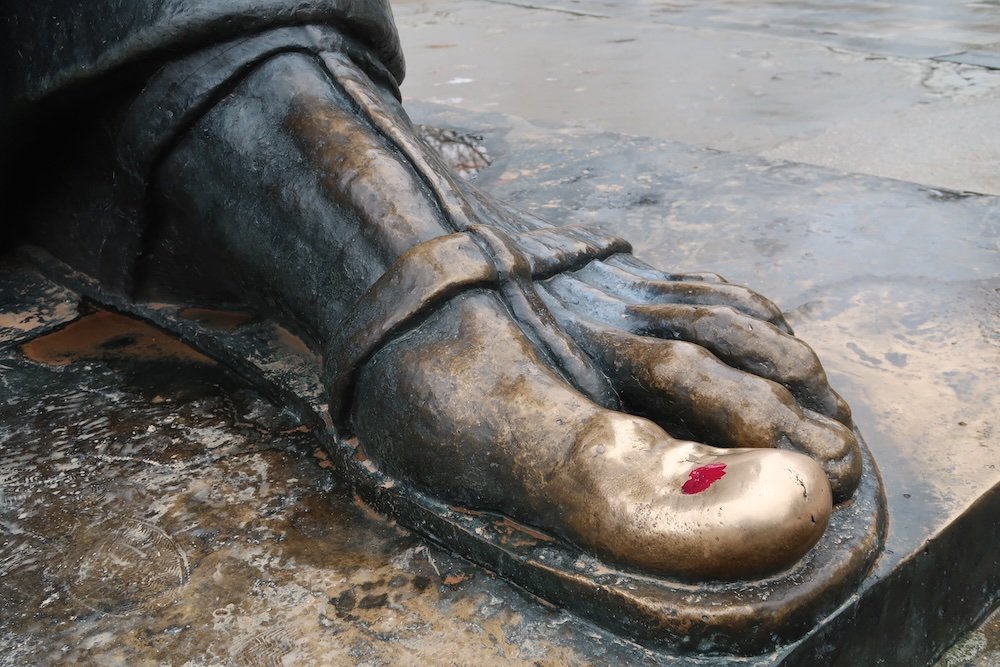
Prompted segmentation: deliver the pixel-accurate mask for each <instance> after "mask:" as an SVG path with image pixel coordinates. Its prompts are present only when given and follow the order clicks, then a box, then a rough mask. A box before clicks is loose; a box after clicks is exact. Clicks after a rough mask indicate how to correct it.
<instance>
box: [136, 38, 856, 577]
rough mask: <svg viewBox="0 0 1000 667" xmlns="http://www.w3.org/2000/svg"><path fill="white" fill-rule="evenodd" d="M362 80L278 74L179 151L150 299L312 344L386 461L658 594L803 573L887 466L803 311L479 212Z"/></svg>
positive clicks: (273, 61)
mask: <svg viewBox="0 0 1000 667" xmlns="http://www.w3.org/2000/svg"><path fill="white" fill-rule="evenodd" d="M357 63H358V61H357V58H352V57H349V56H348V55H347V54H346V53H345V51H343V50H337V49H333V50H330V51H326V52H323V53H322V54H321V56H320V57H318V58H317V57H313V56H311V55H303V54H300V53H291V54H284V55H276V56H274V57H271V58H268V59H266V60H264V61H263V62H261V63H259V64H257V65H256V66H255V67H254V68H253V71H252V72H251V73H249V74H247V75H246V76H244V77H242V78H241V79H240V80H239V81H238V83H236V84H235V85H234V86H233V88H232V90H231V92H229V93H228V94H227V95H226V96H225V97H224V98H222V99H221V100H218V101H216V102H215V103H214V105H213V106H212V107H211V108H210V109H209V110H207V111H206V112H205V113H204V114H203V115H201V116H200V118H199V119H198V120H197V122H195V123H194V124H193V126H192V127H191V128H190V129H189V130H188V131H186V132H185V133H184V134H183V136H181V137H179V138H178V140H177V141H176V142H174V144H173V146H172V148H171V150H170V152H169V154H168V155H167V156H166V157H165V159H164V160H163V161H162V162H161V164H160V166H159V170H158V172H157V174H156V179H155V181H154V185H155V188H154V190H155V195H156V200H155V201H156V209H157V210H158V211H159V212H160V213H161V215H162V224H161V226H160V229H159V231H158V232H157V235H156V236H154V237H152V238H151V240H150V246H151V248H152V250H151V252H150V255H149V260H148V266H147V269H146V275H147V277H148V278H149V279H150V280H152V279H153V278H155V276H158V275H162V274H163V272H164V270H163V269H162V268H161V267H162V266H164V265H165V264H169V265H170V266H169V269H168V270H169V271H172V272H175V273H176V272H177V271H178V269H181V270H182V272H187V273H189V275H196V276H204V277H205V278H206V279H210V280H211V282H212V283H213V284H219V285H223V286H224V287H225V288H226V289H227V290H228V291H230V292H232V293H236V294H239V295H240V296H242V297H243V298H245V299H246V300H247V301H249V302H250V303H251V304H253V305H255V306H256V307H258V308H261V309H263V310H265V311H267V312H269V313H271V314H272V315H274V316H276V317H278V318H280V319H283V320H284V321H287V322H291V323H293V325H294V326H295V327H296V328H297V329H298V330H299V331H302V332H303V333H304V334H305V335H306V337H307V338H308V339H310V340H311V341H312V342H313V344H314V345H315V346H316V348H317V349H318V350H321V351H322V352H324V358H325V364H326V366H327V377H328V387H329V390H330V392H331V411H332V412H333V413H334V415H335V416H337V417H338V418H339V419H340V423H342V424H349V425H350V428H352V429H353V431H354V432H355V433H356V434H357V436H358V437H359V440H360V442H361V444H362V446H363V447H364V449H365V452H366V453H367V455H368V456H369V457H370V458H371V459H373V460H374V461H375V462H376V463H377V465H378V466H379V467H380V468H381V469H382V470H384V471H385V472H388V473H389V474H391V475H393V476H395V477H396V478H398V479H401V480H406V481H408V482H410V483H412V484H415V485H417V486H419V487H421V488H423V489H424V490H425V491H428V492H430V493H432V494H433V495H435V496H437V497H439V498H441V499H443V500H445V501H447V502H449V503H454V504H459V505H463V506H466V507H469V508H471V509H477V510H493V511H498V512H502V513H504V514H506V515H508V516H510V517H512V518H514V519H517V520H519V521H521V522H524V523H526V524H529V525H531V526H535V527H537V528H540V529H543V530H545V531H548V532H550V533H553V534H556V535H559V536H561V537H562V538H564V539H566V540H568V541H570V542H572V543H574V544H576V545H578V546H579V547H581V548H582V549H584V550H587V551H590V552H591V553H594V554H595V555H597V556H598V557H600V558H602V559H605V560H607V561H612V562H617V563H619V564H623V565H625V566H627V567H631V568H635V569H638V570H642V571H647V572H650V573H655V574H668V575H678V576H683V577H690V578H696V579H706V578H709V579H711V578H718V579H736V578H746V577H752V576H758V575H762V574H768V573H772V572H776V571H778V570H781V569H783V568H786V567H788V566H790V565H792V564H793V563H795V562H796V561H797V560H798V559H799V558H801V557H802V556H803V555H804V554H805V553H806V552H807V551H808V550H809V549H810V548H811V547H812V546H813V545H814V544H815V543H816V542H817V540H819V538H820V537H821V535H822V533H823V531H824V529H825V527H826V525H827V522H828V520H829V517H830V514H831V511H832V507H833V501H834V500H836V501H838V502H839V501H842V500H846V499H848V498H850V496H851V494H852V492H853V490H854V488H855V487H856V485H857V483H858V480H859V476H860V471H861V459H860V453H859V448H858V443H857V441H856V440H855V438H854V435H853V434H852V430H851V422H850V414H849V410H848V409H847V407H846V405H845V404H844V402H843V401H842V400H841V399H840V398H839V397H838V396H837V395H836V394H835V393H834V392H833V391H832V390H831V389H830V387H829V386H828V384H827V381H826V377H825V375H824V373H823V370H822V368H821V367H820V365H819V362H818V361H817V359H816V357H815V355H814V354H813V353H812V351H811V350H810V349H809V348H808V347H807V346H806V345H805V344H803V343H802V342H800V341H799V340H797V339H795V338H793V337H792V336H791V332H790V330H789V329H788V326H787V324H786V323H785V322H784V320H783V319H782V317H781V315H780V312H779V310H778V309H777V307H776V306H774V305H773V304H772V303H770V302H769V301H767V300H766V299H764V298H762V297H760V296H759V295H757V294H755V293H753V292H751V291H750V290H747V289H745V288H742V287H739V286H735V285H731V284H729V283H727V282H725V281H723V280H722V279H721V278H718V277H717V276H712V275H668V274H663V273H660V272H657V271H655V270H653V269H651V268H649V267H647V266H645V265H643V264H641V263H640V262H638V261H637V260H635V259H634V258H632V257H631V256H630V255H629V254H627V252H626V251H627V250H628V248H627V244H624V242H622V241H620V240H618V239H613V238H608V237H605V236H603V235H601V234H598V233H595V232H593V231H589V230H584V229H576V228H568V229H553V228H548V227H546V226H545V225H544V224H543V223H540V222H539V221H537V220H535V219H532V218H531V217H530V216H527V215H525V214H521V213H519V212H516V211H513V210H511V209H510V208H509V207H506V206H504V205H502V204H500V203H497V202H495V201H493V200H492V199H490V198H489V197H488V196H486V195H484V194H483V193H480V192H478V191H476V190H474V189H473V188H472V187H471V186H469V185H468V184H465V183H463V182H461V181H460V180H459V179H457V178H455V177H453V176H452V175H451V174H449V173H448V171H447V169H446V168H444V167H443V166H442V165H441V164H440V162H439V160H438V158H437V157H436V156H435V155H434V154H433V152H432V151H431V150H430V149H428V148H427V147H426V146H424V145H423V144H422V143H421V142H420V140H419V139H417V138H416V135H415V133H414V132H413V131H412V128H411V126H410V124H409V121H408V119H407V118H406V116H405V114H404V113H403V111H402V108H401V107H400V106H399V104H398V103H397V101H396V99H395V97H394V94H393V93H394V91H393V90H392V88H391V86H389V85H387V84H386V83H385V81H384V80H380V78H379V77H378V73H377V71H375V72H374V73H373V71H372V69H371V67H368V68H362V67H361V66H359V64H357ZM368 65H370V63H368ZM700 443H704V444H700Z"/></svg>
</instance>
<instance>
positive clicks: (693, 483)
mask: <svg viewBox="0 0 1000 667" xmlns="http://www.w3.org/2000/svg"><path fill="white" fill-rule="evenodd" d="M725 474H726V464H725V463H709V464H708V465H703V466H700V467H698V468H695V469H694V470H692V471H691V474H690V476H689V478H688V481H686V482H684V485H683V486H681V492H683V493H684V495H693V494H695V493H701V492H702V491H704V490H706V489H707V488H708V487H710V486H712V485H713V484H715V483H716V482H717V481H719V480H720V479H722V477H723V476H724V475H725Z"/></svg>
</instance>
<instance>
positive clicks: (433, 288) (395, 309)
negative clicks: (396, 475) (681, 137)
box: [324, 225, 631, 424]
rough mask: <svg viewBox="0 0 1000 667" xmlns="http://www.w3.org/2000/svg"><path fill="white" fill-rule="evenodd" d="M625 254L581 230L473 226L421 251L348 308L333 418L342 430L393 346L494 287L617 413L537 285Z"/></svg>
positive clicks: (329, 382) (586, 388)
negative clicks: (372, 366)
mask: <svg viewBox="0 0 1000 667" xmlns="http://www.w3.org/2000/svg"><path fill="white" fill-rule="evenodd" d="M625 252H631V246H630V245H629V244H628V242H626V241H624V240H622V239H620V238H618V237H616V236H612V235H609V234H605V233H603V232H600V231H599V230H596V229H592V228H587V227H582V226H576V225H571V226H565V227H553V228H547V229H540V230H535V231H531V232H524V233H520V234H513V235H508V234H506V233H504V232H502V231H500V230H498V229H496V228H495V227H490V226H486V225H470V226H469V227H468V228H467V229H466V230H465V231H463V232H458V233H455V234H449V235H446V236H439V237H437V238H434V239H431V240H429V241H425V242H423V243H420V244H418V245H416V246H414V247H413V248H411V249H410V250H408V251H407V252H406V253H404V254H403V255H401V256H400V257H399V258H398V259H396V261H395V262H393V264H392V265H391V266H390V267H389V268H388V269H387V270H386V272H385V273H384V274H383V275H382V277H381V278H379V279H378V280H377V281H376V282H375V284H374V285H372V286H371V287H370V288H369V289H368V291H367V292H365V294H364V295H362V297H361V298H360V299H358V301H357V302H356V303H355V304H354V305H353V306H352V307H351V309H350V310H349V311H348V313H347V315H346V316H345V317H344V318H343V320H342V322H341V327H340V330H339V331H340V333H339V335H338V336H337V337H336V339H335V340H334V341H332V342H331V344H330V346H329V347H328V348H327V350H326V354H325V355H324V360H325V364H324V365H325V374H326V377H325V379H326V387H327V390H328V391H329V392H330V396H329V398H330V406H329V407H330V416H331V417H332V418H333V420H334V422H335V423H341V424H344V423H347V421H348V419H349V416H350V410H351V404H352V399H353V394H354V385H355V383H356V382H357V376H358V373H359V371H360V370H361V368H362V367H364V365H365V363H367V362H368V360H369V359H371V358H372V357H373V356H374V355H375V354H376V353H377V352H378V351H379V350H380V349H381V348H382V347H384V346H385V345H386V344H387V343H388V342H389V341H390V340H392V339H394V338H396V337H398V336H400V335H402V334H403V333H405V332H406V331H409V330H410V329H412V328H413V327H414V326H416V324H417V323H418V322H420V321H422V320H423V319H424V318H425V317H426V316H427V315H428V314H430V313H431V312H433V311H434V310H435V309H436V308H438V307H440V306H441V305H443V304H444V303H445V302H447V301H449V300H450V299H452V298H453V297H455V296H457V295H458V294H460V293H463V292H466V291H468V290H471V289H493V290H497V291H498V292H499V294H500V296H501V298H503V300H504V301H505V302H506V304H507V306H508V308H509V309H510V312H511V314H512V315H513V317H514V320H515V322H516V323H517V324H518V326H519V327H520V328H521V330H522V331H523V332H524V333H525V334H526V335H527V336H528V338H529V339H531V340H532V341H533V342H534V343H535V344H536V347H537V348H538V349H539V351H540V352H541V353H542V356H543V357H544V358H545V359H546V361H547V362H548V363H549V365H550V367H551V368H552V369H553V370H555V371H556V372H557V373H559V374H560V375H561V376H562V377H564V378H565V379H566V380H567V381H568V382H569V383H570V384H572V385H573V386H574V387H576V388H577V389H578V390H579V391H580V392H581V393H583V394H584V395H586V396H587V397H589V398H591V399H592V400H594V401H596V402H598V403H600V404H601V405H606V406H609V407H613V406H616V405H617V404H618V397H617V394H616V393H615V391H614V389H613V388H612V387H611V384H610V382H609V381H608V379H607V377H606V376H605V375H604V373H603V371H601V370H600V369H599V368H598V367H597V366H596V365H595V364H594V363H593V361H592V360H591V359H590V357H588V356H587V355H586V354H585V353H584V352H583V351H582V350H581V349H580V348H579V346H577V344H576V343H575V341H573V339H572V338H570V337H569V336H568V335H567V334H566V333H565V332H564V331H563V330H562V327H560V326H559V325H558V323H557V322H556V319H555V317H554V316H553V315H552V313H551V312H550V311H549V309H548V307H547V306H546V305H545V304H544V302H543V301H542V299H541V298H540V297H539V296H538V294H537V292H536V291H535V287H534V283H535V281H536V280H543V279H545V278H549V277H552V276H554V275H557V274H559V273H564V272H567V271H575V270H577V269H580V268H583V267H584V266H586V265H587V264H588V263H590V262H591V261H594V260H600V259H606V258H608V257H610V256H611V255H614V254H617V253H625Z"/></svg>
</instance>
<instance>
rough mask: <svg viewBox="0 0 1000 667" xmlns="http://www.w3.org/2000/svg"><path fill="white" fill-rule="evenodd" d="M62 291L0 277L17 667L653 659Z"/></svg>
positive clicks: (29, 277) (28, 278)
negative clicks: (371, 502) (418, 531)
mask: <svg viewBox="0 0 1000 667" xmlns="http://www.w3.org/2000/svg"><path fill="white" fill-rule="evenodd" d="M45 285H46V283H45V282H44V281H43V280H41V278H40V277H39V276H37V275H36V274H33V273H32V272H31V271H27V270H19V269H18V268H17V267H14V266H12V265H11V263H10V262H9V261H6V262H4V263H3V264H2V265H0V292H2V293H3V295H4V297H5V299H6V301H5V306H4V308H3V309H0V369H2V373H3V374H2V380H0V385H2V386H0V609H2V610H3V614H2V616H0V664H4V665H11V666H21V665H29V664H32V665H35V664H37V665H50V664H96V665H130V666H132V665H162V664H173V665H181V664H187V665H223V664H225V665H282V664H284V665H302V664H337V665H347V664H367V665H389V664H463V665H464V664H493V663H495V662H497V661H504V662H514V663H517V664H539V663H540V664H583V663H586V662H592V661H594V660H598V661H601V662H605V663H607V664H623V663H638V664H643V663H647V664H652V659H651V657H650V655H649V654H647V653H646V652H645V651H643V650H642V649H639V648H638V647H635V646H632V645H629V644H626V643H624V642H621V641H619V640H617V639H615V638H614V637H612V636H610V635H607V634H606V633H603V632H601V631H599V630H597V629H595V628H592V627H591V626H589V625H587V624H585V623H582V622H580V621H579V620H577V619H575V618H573V617H571V616H569V615H568V614H565V613H563V612H561V611H559V610H555V609H551V608H549V607H546V606H545V605H543V604H540V603H539V602H537V601H536V600H533V599H531V598H529V597H528V596H526V595H524V594H522V593H520V592H518V591H517V590H515V589H514V588H513V587H511V586H510V585H508V584H506V583H505V582H503V581H502V580H498V579H496V578H495V577H493V576H492V575H490V574H489V573H487V572H485V571H483V570H481V569H479V568H476V567H474V566H472V565H471V564H469V563H467V562H465V561H463V560H460V559H457V558H455V557H453V556H451V555H449V554H447V553H445V552H443V551H441V550H440V549H437V548H435V547H433V546H430V545H427V544H425V543H424V542H423V541H422V540H421V539H419V538H418V537H416V536H414V535H413V534H412V533H410V532H409V531H404V530H402V529H400V528H398V527H396V526H394V525H393V523H392V522H390V521H388V520H386V519H384V518H382V517H380V516H378V515H376V514H375V513H374V512H372V511H371V510H369V509H368V508H366V507H365V506H363V505H361V504H360V503H359V502H357V501H356V500H355V499H354V498H352V497H351V496H350V495H349V494H348V493H346V492H345V491H344V490H343V488H342V487H341V486H340V485H338V483H337V482H336V480H335V477H334V476H333V475H332V474H331V471H330V470H329V465H330V464H329V462H328V461H327V460H326V457H325V455H324V454H323V453H322V452H321V451H320V450H319V449H317V445H316V442H315V440H314V439H313V437H312V435H311V434H310V433H308V432H307V431H306V429H305V428H304V427H301V426H299V425H298V424H297V423H296V422H295V421H294V420H293V419H291V418H290V417H289V416H288V415H287V414H286V413H283V412H282V411H281V409H280V408H277V407H275V406H274V405H272V404H270V403H268V402H267V401H265V400H263V399H262V398H261V397H260V396H259V395H258V394H257V393H256V392H255V391H254V390H252V389H250V388H249V387H247V386H245V385H244V384H243V383H242V382H241V381H240V380H238V379H236V378H234V377H233V376H232V375H230V374H229V373H228V372H227V371H225V370H224V369H222V368H220V367H219V366H218V365H216V364H214V363H213V362H212V361H210V360H208V359H207V358H205V357H202V356H201V355H199V354H197V353H196V352H194V351H193V350H191V349H190V348H187V347H185V346H183V345H182V344H180V343H178V342H176V341H175V340H173V339H172V338H170V337H169V336H167V335H165V334H164V333H162V332H160V331H158V330H156V329H154V328H152V327H151V326H149V325H146V324H144V323H141V322H138V321H136V320H131V319H129V318H126V317H123V316H120V315H117V314H113V313H109V312H107V311H102V310H99V309H94V308H93V307H90V306H87V305H86V304H79V303H77V301H76V298H75V296H74V295H72V294H70V293H67V292H64V291H62V290H59V289H58V288H53V287H51V286H45ZM14 306H16V307H14Z"/></svg>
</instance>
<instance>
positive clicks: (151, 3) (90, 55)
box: [0, 0, 404, 120]
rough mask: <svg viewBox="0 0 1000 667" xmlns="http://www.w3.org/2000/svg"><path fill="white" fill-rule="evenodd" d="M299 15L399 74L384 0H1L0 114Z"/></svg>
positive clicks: (297, 20)
mask: <svg viewBox="0 0 1000 667" xmlns="http://www.w3.org/2000/svg"><path fill="white" fill-rule="evenodd" d="M303 24H316V25H328V26H331V27H335V28H337V29H339V30H341V31H343V32H344V33H345V34H347V35H350V36H352V37H355V38H357V39H359V40H360V41H362V42H364V43H365V44H366V45H367V46H368V47H369V48H371V49H372V50H373V51H374V52H375V53H376V54H377V55H378V57H379V58H380V59H381V60H382V62H383V63H384V64H385V66H386V68H388V69H389V71H390V72H392V74H393V75H394V76H395V77H396V80H397V83H398V82H399V81H401V80H402V78H403V74H404V65H403V54H402V51H401V49H400V45H399V37H398V35H397V33H396V27H395V25H394V23H393V20H392V12H391V10H390V8H389V0H4V2H3V3H0V63H2V67H0V118H7V119H8V120H9V119H10V117H11V116H12V115H14V116H15V117H16V116H18V115H21V114H23V113H25V112H26V110H30V108H31V106H32V105H33V104H35V103H37V102H38V101H41V100H44V99H45V98H47V97H49V96H51V95H52V94H53V93H56V92H59V91H62V90H65V89H68V88H73V87H77V86H81V85H84V84H86V83H88V82H92V81H94V80H97V79H100V78H102V77H104V76H106V75H108V74H110V73H112V72H114V71H115V70H116V69H118V68H121V67H125V66H128V65H133V64H136V63H141V62H146V63H151V64H154V65H155V63H156V62H157V61H161V60H163V59H167V58H173V57H176V56H177V55H183V54H184V53H187V52H190V51H192V50H194V49H197V48H199V47H201V46H204V45H206V44H212V43H216V42H220V41H224V40H227V39H231V38H233V37H240V36H245V35H249V34H253V33H255V32H259V31H261V30H266V29H269V28H274V27H280V26H290V25H303Z"/></svg>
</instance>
